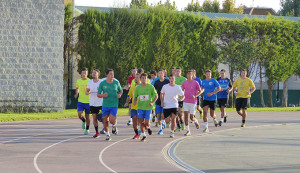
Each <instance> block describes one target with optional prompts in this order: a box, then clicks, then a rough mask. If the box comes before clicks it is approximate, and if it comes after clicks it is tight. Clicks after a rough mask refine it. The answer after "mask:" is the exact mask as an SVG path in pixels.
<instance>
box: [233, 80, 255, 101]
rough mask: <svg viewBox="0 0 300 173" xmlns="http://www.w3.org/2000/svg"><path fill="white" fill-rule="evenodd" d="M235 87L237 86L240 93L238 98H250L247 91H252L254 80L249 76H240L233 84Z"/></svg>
mask: <svg viewBox="0 0 300 173" xmlns="http://www.w3.org/2000/svg"><path fill="white" fill-rule="evenodd" d="M233 87H235V88H237V92H238V95H237V97H236V98H250V97H251V95H248V94H247V92H250V87H251V88H253V87H255V85H254V83H253V81H252V80H251V79H249V78H247V77H246V78H245V79H242V78H241V77H239V78H238V79H237V80H236V81H235V82H234V84H233Z"/></svg>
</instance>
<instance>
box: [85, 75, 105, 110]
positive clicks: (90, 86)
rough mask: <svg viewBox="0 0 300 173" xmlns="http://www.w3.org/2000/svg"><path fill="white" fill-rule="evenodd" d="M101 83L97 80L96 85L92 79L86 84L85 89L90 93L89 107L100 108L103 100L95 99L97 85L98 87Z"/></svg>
mask: <svg viewBox="0 0 300 173" xmlns="http://www.w3.org/2000/svg"><path fill="white" fill-rule="evenodd" d="M101 82H102V80H101V79H99V80H98V82H96V83H95V82H94V81H93V79H92V80H90V81H89V82H88V83H87V87H86V88H87V89H90V92H91V96H90V106H95V107H99V106H102V103H103V98H99V97H97V94H98V88H99V85H100V83H101Z"/></svg>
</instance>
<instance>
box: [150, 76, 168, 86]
mask: <svg viewBox="0 0 300 173" xmlns="http://www.w3.org/2000/svg"><path fill="white" fill-rule="evenodd" d="M165 79H168V80H169V78H168V77H165ZM158 80H159V77H156V78H155V79H153V80H152V81H151V85H154V84H155V82H156V81H158Z"/></svg>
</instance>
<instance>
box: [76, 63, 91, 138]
mask: <svg viewBox="0 0 300 173" xmlns="http://www.w3.org/2000/svg"><path fill="white" fill-rule="evenodd" d="M87 76H88V69H87V68H85V67H84V68H82V70H81V78H80V79H78V80H77V81H76V91H75V99H76V98H77V97H78V94H79V97H78V104H77V112H78V118H79V119H81V121H82V129H85V132H84V134H85V135H87V134H89V126H90V117H89V114H90V104H89V103H90V96H91V95H90V94H89V95H86V94H85V92H86V87H87V83H88V81H89V80H90V79H89V78H88V77H87ZM83 110H84V111H85V118H84V117H83V116H82V113H83Z"/></svg>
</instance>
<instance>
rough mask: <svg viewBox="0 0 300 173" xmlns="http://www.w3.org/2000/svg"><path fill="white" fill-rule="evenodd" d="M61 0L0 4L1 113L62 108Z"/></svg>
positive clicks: (18, 0) (17, 0)
mask: <svg viewBox="0 0 300 173" xmlns="http://www.w3.org/2000/svg"><path fill="white" fill-rule="evenodd" d="M63 26H64V1H63V0H22V1H21V0H0V112H5V111H15V112H20V111H24V112H32V111H50V110H52V111H61V110H62V109H63V41H64V28H63Z"/></svg>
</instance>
